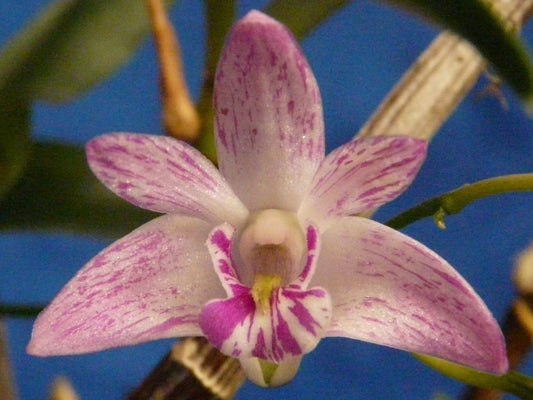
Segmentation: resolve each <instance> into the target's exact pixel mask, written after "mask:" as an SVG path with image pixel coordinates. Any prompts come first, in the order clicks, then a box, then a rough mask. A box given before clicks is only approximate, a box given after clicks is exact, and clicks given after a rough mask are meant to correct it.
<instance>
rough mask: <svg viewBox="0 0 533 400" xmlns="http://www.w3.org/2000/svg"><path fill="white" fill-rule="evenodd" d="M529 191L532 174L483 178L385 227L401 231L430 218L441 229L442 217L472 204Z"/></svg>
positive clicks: (400, 217)
mask: <svg viewBox="0 0 533 400" xmlns="http://www.w3.org/2000/svg"><path fill="white" fill-rule="evenodd" d="M531 191H533V174H516V175H506V176H498V177H496V178H491V179H485V180H482V181H479V182H476V183H473V184H468V185H464V186H462V187H460V188H459V189H457V190H454V191H452V192H449V193H446V194H444V195H442V196H438V197H434V198H432V199H429V200H427V201H425V202H423V203H421V204H419V205H418V206H415V207H413V208H411V209H409V210H407V211H405V212H403V213H402V214H400V215H398V216H396V217H394V218H393V219H391V220H390V221H388V222H387V223H386V225H388V226H390V227H391V228H394V229H402V228H404V227H405V226H407V225H409V224H412V223H413V222H415V221H418V220H420V219H422V218H426V217H431V216H433V217H434V218H435V222H436V224H437V226H438V227H439V228H442V229H444V228H445V227H446V225H445V224H444V218H445V217H446V216H448V215H453V214H458V213H460V212H461V211H462V210H463V209H464V208H465V207H466V206H468V205H469V204H470V203H472V202H474V201H477V200H480V199H483V198H485V197H489V196H496V195H499V194H505V193H518V192H531Z"/></svg>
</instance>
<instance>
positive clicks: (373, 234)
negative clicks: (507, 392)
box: [312, 217, 508, 374]
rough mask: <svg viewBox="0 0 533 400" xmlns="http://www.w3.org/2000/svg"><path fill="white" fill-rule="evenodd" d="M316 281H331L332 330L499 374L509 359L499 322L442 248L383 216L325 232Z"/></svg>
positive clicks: (347, 220) (351, 220) (344, 222)
mask: <svg viewBox="0 0 533 400" xmlns="http://www.w3.org/2000/svg"><path fill="white" fill-rule="evenodd" d="M312 284H318V285H321V286H324V287H326V288H327V289H328V291H329V293H330V294H331V297H332V301H333V317H332V322H331V325H330V328H329V331H328V336H345V337H349V338H353V339H359V340H364V341H367V342H372V343H377V344H381V345H385V346H390V347H394V348H398V349H402V350H406V351H411V352H418V353H423V354H428V355H431V356H436V357H440V358H444V359H447V360H450V361H454V362H457V363H459V364H464V365H466V366H469V367H472V368H475V369H478V370H482V371H486V372H489V373H494V374H502V373H505V372H506V370H507V367H508V364H507V358H506V353H505V344H504V341H503V337H502V333H501V331H500V329H499V327H498V324H497V322H496V321H495V320H494V318H493V317H492V315H491V313H490V311H489V310H488V309H487V307H486V306H485V304H484V303H483V301H482V300H481V299H480V298H479V297H478V295H477V294H476V293H475V292H474V290H473V289H472V288H471V287H470V286H469V285H468V283H467V282H466V281H465V280H464V279H463V278H462V277H461V276H460V275H459V274H458V273H457V272H456V271H455V270H454V269H453V268H452V267H451V266H450V265H449V264H447V263H446V261H444V260H443V259H441V258H440V257H439V256H438V255H437V254H435V253H433V252H432V251H431V250H429V249H427V248H426V247H424V246H423V245H422V244H420V243H418V242H416V241H415V240H413V239H411V238H409V237H407V236H405V235H403V234H401V233H399V232H397V231H395V230H392V229H390V228H388V227H386V226H384V225H381V224H379V223H377V222H374V221H371V220H368V219H364V218H359V217H347V218H343V219H341V220H340V221H338V223H336V224H335V225H334V226H333V227H332V228H331V229H330V230H329V231H327V232H325V233H324V234H323V235H322V250H321V256H320V259H319V266H318V268H317V271H316V274H315V277H314V279H313V281H312Z"/></svg>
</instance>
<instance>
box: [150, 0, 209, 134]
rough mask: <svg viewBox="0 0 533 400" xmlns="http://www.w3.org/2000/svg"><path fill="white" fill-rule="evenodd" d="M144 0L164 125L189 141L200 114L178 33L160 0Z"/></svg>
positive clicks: (172, 132)
mask: <svg viewBox="0 0 533 400" xmlns="http://www.w3.org/2000/svg"><path fill="white" fill-rule="evenodd" d="M145 1H146V5H147V8H148V11H149V14H150V22H151V26H152V31H153V35H154V40H155V43H156V47H157V53H158V57H159V67H160V85H161V97H162V99H161V100H162V102H163V126H164V128H165V131H166V133H167V134H168V135H170V136H173V137H175V138H176V139H181V140H185V141H188V142H192V141H194V140H195V139H196V138H197V137H198V134H199V133H200V118H199V117H198V112H197V111H196V107H195V105H194V103H193V102H192V100H191V98H190V95H189V90H188V89H187V83H186V82H185V75H184V72H183V64H182V62H181V54H180V49H179V44H178V37H177V35H176V32H175V31H174V28H173V27H172V24H171V23H170V21H169V19H168V17H167V14H166V11H165V7H164V6H163V3H162V0H145Z"/></svg>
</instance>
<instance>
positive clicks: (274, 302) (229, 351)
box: [200, 288, 331, 363]
mask: <svg viewBox="0 0 533 400" xmlns="http://www.w3.org/2000/svg"><path fill="white" fill-rule="evenodd" d="M330 317H331V300H330V298H329V295H328V293H327V292H326V291H325V290H324V289H321V288H313V289H309V290H307V291H300V290H293V289H288V288H281V289H276V290H274V291H273V292H272V297H271V299H270V310H269V311H267V312H264V311H262V310H259V309H256V306H255V303H254V300H253V298H252V295H251V294H250V290H249V289H248V290H247V292H243V293H242V294H241V295H239V296H236V297H231V298H229V299H226V300H213V301H211V302H209V303H207V305H206V306H205V307H204V308H203V309H202V313H201V314H200V326H201V327H202V331H203V332H204V335H205V336H206V337H207V340H209V342H210V343H211V344H212V345H214V346H215V347H216V348H218V349H219V350H220V351H221V352H222V353H224V354H226V355H228V356H231V357H235V358H247V357H258V358H260V359H263V360H267V361H270V362H273V363H279V362H282V361H285V360H287V359H290V358H292V357H296V356H299V355H302V354H306V353H309V352H310V351H311V350H313V349H314V348H315V347H316V345H317V344H318V342H319V341H320V339H321V338H322V336H323V335H324V332H325V329H326V328H327V326H328V324H329V321H330Z"/></svg>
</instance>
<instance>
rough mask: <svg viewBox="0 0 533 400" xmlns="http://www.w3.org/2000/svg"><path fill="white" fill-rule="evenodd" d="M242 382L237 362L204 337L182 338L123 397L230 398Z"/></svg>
mask: <svg viewBox="0 0 533 400" xmlns="http://www.w3.org/2000/svg"><path fill="white" fill-rule="evenodd" d="M243 382H244V373H243V372H242V369H241V366H240V364H239V362H238V361H237V360H235V359H232V358H229V357H226V356H224V355H222V354H221V353H220V352H219V351H218V350H217V349H215V348H214V347H213V346H211V345H210V344H209V343H207V340H206V339H204V338H192V337H189V338H185V339H182V340H181V341H179V342H178V343H177V344H175V345H174V347H173V348H172V350H171V352H170V353H169V354H168V355H167V356H166V357H165V358H164V359H163V360H162V361H161V362H160V363H159V365H157V367H156V368H155V369H154V370H153V371H152V373H151V374H150V375H149V376H148V377H147V378H146V379H145V380H144V381H143V382H142V383H141V385H140V386H139V387H138V388H137V389H136V390H135V391H134V392H133V393H131V394H130V395H129V396H128V398H127V400H216V399H223V400H225V399H231V398H233V396H234V395H235V393H236V392H237V390H238V389H239V387H240V386H241V385H242V383H243Z"/></svg>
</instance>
